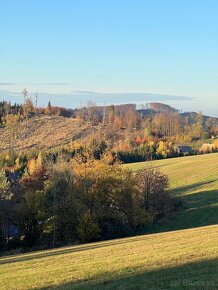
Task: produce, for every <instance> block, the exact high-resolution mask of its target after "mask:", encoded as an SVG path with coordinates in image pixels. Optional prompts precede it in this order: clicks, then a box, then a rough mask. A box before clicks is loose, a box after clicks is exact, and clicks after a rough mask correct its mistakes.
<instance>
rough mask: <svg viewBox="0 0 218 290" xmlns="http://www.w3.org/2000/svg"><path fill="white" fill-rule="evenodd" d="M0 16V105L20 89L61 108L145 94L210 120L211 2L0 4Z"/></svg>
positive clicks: (217, 44)
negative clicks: (0, 101)
mask: <svg viewBox="0 0 218 290" xmlns="http://www.w3.org/2000/svg"><path fill="white" fill-rule="evenodd" d="M0 9H1V15H0V39H1V42H0V99H2V98H3V95H5V96H7V95H8V96H9V97H10V98H11V100H12V101H13V100H15V101H16V100H17V99H16V98H17V94H18V93H20V91H21V90H22V88H24V87H26V88H27V89H28V90H29V91H30V92H31V93H34V92H36V91H38V93H39V97H40V94H41V103H42V104H44V103H45V102H47V99H48V98H51V101H52V95H54V97H53V98H54V100H53V102H54V103H55V102H56V103H58V104H62V105H67V106H74V105H75V104H79V103H80V102H83V101H85V100H86V98H89V99H94V100H96V101H97V102H100V101H101V98H102V103H108V102H110V97H111V101H112V100H114V99H115V100H116V101H117V102H119V101H120V102H122V101H128V100H129V101H134V96H133V95H135V101H136V102H142V101H143V93H145V95H144V99H145V101H147V99H149V97H146V96H147V95H146V94H151V93H153V94H164V95H171V97H170V98H169V100H168V99H167V96H166V97H165V99H166V102H167V103H169V104H171V105H175V106H177V107H179V108H184V109H187V110H202V111H203V112H205V113H210V114H213V115H217V113H218V1H217V0H108V1H106V0H105V1H104V0H35V1H34V0H25V1H24V0H19V1H18V0H14V1H12V0H1V5H0ZM78 90H79V91H78ZM11 92H13V94H12V93H11ZM89 92H90V93H89ZM119 93H131V97H130V99H128V96H129V95H128V94H126V95H125V97H123V95H122V96H121V99H120V100H119ZM138 93H141V94H138ZM132 94H133V95H132ZM84 96H85V98H84ZM172 96H173V97H172ZM177 96H180V98H177ZM181 96H187V97H192V98H190V99H189V98H182V97H181ZM104 98H105V99H104ZM151 99H152V98H151ZM154 99H155V100H158V96H156V97H155V98H154ZM159 99H160V101H163V100H164V97H163V96H162V97H160V98H159Z"/></svg>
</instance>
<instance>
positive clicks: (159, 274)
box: [0, 226, 218, 290]
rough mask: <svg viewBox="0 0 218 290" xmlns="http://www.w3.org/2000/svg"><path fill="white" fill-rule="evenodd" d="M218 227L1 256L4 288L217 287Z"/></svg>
mask: <svg viewBox="0 0 218 290" xmlns="http://www.w3.org/2000/svg"><path fill="white" fill-rule="evenodd" d="M217 237H218V226H208V227H202V228H197V229H189V230H182V231H175V232H168V233H159V234H152V235H145V236H137V237H134V238H125V239H119V240H113V241H106V242H99V243H92V244H88V245H80V246H74V247H65V248H59V249H56V250H50V251H42V252H36V253H31V254H23V255H17V256H9V257H3V258H0V289H7V290H8V289H22V290H24V289H52V288H54V289H81V290H82V289H96V290H98V289H99V290H100V289H123V290H124V289H149V290H150V289H155V290H156V289H164V290H166V289H184V288H185V289H217V286H218V284H217V282H218V281H217V280H216V279H217V271H218V251H217V250H218V248H217Z"/></svg>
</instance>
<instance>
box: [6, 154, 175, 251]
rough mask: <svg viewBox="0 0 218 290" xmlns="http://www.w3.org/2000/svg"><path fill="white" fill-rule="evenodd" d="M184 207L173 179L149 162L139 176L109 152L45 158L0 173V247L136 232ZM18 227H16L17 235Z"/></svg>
mask: <svg viewBox="0 0 218 290" xmlns="http://www.w3.org/2000/svg"><path fill="white" fill-rule="evenodd" d="M179 206H180V202H179V201H178V200H175V199H172V198H171V197H170V193H169V190H168V178H167V176H166V175H164V174H162V173H161V172H160V171H159V170H158V169H155V168H152V167H151V166H148V167H147V168H146V169H145V170H143V171H140V172H139V173H137V174H134V173H132V172H131V171H129V170H127V169H125V168H124V167H123V166H121V164H120V163H119V162H117V161H116V160H114V158H113V156H112V155H111V154H109V153H106V154H104V155H103V156H102V158H101V159H100V160H96V159H94V158H93V157H92V156H90V155H89V154H88V153H87V154H78V155H77V156H76V157H75V158H74V159H72V160H70V161H68V162H67V161H66V160H63V159H62V158H61V157H59V158H58V159H56V160H55V161H47V162H44V161H43V159H42V156H41V155H40V154H39V155H38V156H37V158H34V159H32V160H31V162H29V164H28V166H27V169H26V170H25V171H24V173H23V174H22V175H20V176H18V177H15V178H14V176H11V175H10V174H9V175H7V174H6V172H5V171H4V170H1V171H0V207H1V209H0V224H1V226H0V229H1V239H0V240H1V243H0V247H1V250H2V251H3V250H10V249H13V248H17V247H22V248H32V247H39V248H40V247H41V248H47V247H56V246H59V245H64V244H67V243H78V242H89V241H94V240H102V239H109V238H115V237H121V236H125V235H129V234H133V233H135V232H136V231H137V230H138V229H140V228H143V227H145V226H147V225H149V224H152V223H153V222H154V221H156V220H157V219H159V218H161V217H163V216H165V215H167V214H170V213H171V212H172V211H173V210H175V209H177V208H178V207H179ZM13 230H14V231H15V233H14V234H12V232H13Z"/></svg>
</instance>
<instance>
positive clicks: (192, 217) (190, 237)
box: [0, 154, 218, 290]
mask: <svg viewBox="0 0 218 290" xmlns="http://www.w3.org/2000/svg"><path fill="white" fill-rule="evenodd" d="M153 165H154V166H158V167H160V169H161V170H162V171H163V172H165V173H166V174H168V175H169V179H170V187H171V189H172V194H173V195H175V196H181V198H183V199H184V200H185V202H186V205H185V208H184V209H182V210H181V211H179V212H177V213H176V214H175V215H174V216H173V217H171V219H170V220H168V221H166V220H165V221H162V224H158V225H157V226H156V227H155V229H154V230H153V232H156V233H152V234H146V235H140V236H136V237H131V238H124V239H117V240H111V241H105V242H98V243H91V244H84V245H79V246H72V247H65V248H59V249H56V250H49V251H39V252H33V253H29V254H22V255H15V256H8V257H2V258H0V289H49V288H50V289H52V288H53V289H97V290H98V289H99V290H100V289H132V290H135V289H146V290H147V289H148V290H150V289H164V290H165V289H218V281H217V276H218V275H217V273H218V225H216V224H217V223H218V209H217V206H218V154H210V155H202V156H193V157H184V158H175V159H167V160H161V161H155V162H153ZM125 166H127V167H129V168H131V169H132V170H138V169H141V168H143V167H144V166H146V164H145V163H136V164H129V165H125ZM178 229H179V230H178Z"/></svg>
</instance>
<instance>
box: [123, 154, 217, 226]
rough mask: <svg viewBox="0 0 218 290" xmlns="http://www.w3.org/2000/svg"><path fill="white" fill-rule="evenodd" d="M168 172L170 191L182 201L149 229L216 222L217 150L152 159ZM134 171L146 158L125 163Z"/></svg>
mask: <svg viewBox="0 0 218 290" xmlns="http://www.w3.org/2000/svg"><path fill="white" fill-rule="evenodd" d="M151 163H152V165H153V166H155V167H159V168H160V170H161V171H162V172H164V173H165V174H167V175H168V177H169V181H170V189H171V194H172V195H173V196H179V197H181V199H182V200H183V201H184V203H185V205H184V208H183V209H182V210H181V211H180V212H177V213H176V214H175V216H174V217H173V218H172V217H170V219H169V220H166V219H165V220H162V221H161V222H160V224H159V225H157V226H156V227H152V229H149V232H151V231H152V232H159V231H168V230H178V229H186V228H193V227H199V226H206V225H213V224H218V153H214V154H206V155H197V156H189V157H183V158H173V159H165V160H159V161H154V162H151ZM124 166H126V167H127V168H129V169H131V170H133V171H137V170H140V169H143V168H144V167H145V166H147V163H146V162H141V163H132V164H127V165H124Z"/></svg>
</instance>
